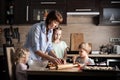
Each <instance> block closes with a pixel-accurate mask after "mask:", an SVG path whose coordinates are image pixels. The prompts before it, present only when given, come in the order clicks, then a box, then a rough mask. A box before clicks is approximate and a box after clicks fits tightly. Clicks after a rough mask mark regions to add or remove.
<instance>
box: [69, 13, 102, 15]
mask: <svg viewBox="0 0 120 80" xmlns="http://www.w3.org/2000/svg"><path fill="white" fill-rule="evenodd" d="M99 14H100V13H99V12H67V15H99Z"/></svg>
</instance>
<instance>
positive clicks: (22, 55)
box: [15, 48, 29, 80]
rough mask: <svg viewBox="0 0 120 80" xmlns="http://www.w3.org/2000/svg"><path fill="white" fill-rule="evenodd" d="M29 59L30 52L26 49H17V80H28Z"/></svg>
mask: <svg viewBox="0 0 120 80" xmlns="http://www.w3.org/2000/svg"><path fill="white" fill-rule="evenodd" d="M28 57H29V51H28V49H25V48H17V49H16V51H15V62H16V79H17V80H27V76H26V71H25V70H26V69H27V68H28V66H27V61H28Z"/></svg>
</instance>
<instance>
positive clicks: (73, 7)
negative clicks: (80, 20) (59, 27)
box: [67, 0, 98, 12]
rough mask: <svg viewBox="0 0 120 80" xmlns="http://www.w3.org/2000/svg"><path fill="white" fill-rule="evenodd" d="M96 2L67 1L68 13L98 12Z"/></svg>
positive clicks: (93, 0) (89, 0)
mask: <svg viewBox="0 0 120 80" xmlns="http://www.w3.org/2000/svg"><path fill="white" fill-rule="evenodd" d="M97 1H98V0H67V11H68V12H74V11H76V12H82V11H88V12H89V11H98V8H97V6H98V2H97Z"/></svg>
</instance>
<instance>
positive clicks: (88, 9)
mask: <svg viewBox="0 0 120 80" xmlns="http://www.w3.org/2000/svg"><path fill="white" fill-rule="evenodd" d="M91 10H92V9H75V11H91Z"/></svg>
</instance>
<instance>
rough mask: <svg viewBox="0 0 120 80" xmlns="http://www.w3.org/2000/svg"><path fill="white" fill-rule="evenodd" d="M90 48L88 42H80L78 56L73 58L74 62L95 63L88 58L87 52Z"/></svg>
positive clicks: (88, 52)
mask: <svg viewBox="0 0 120 80" xmlns="http://www.w3.org/2000/svg"><path fill="white" fill-rule="evenodd" d="M91 50H92V46H91V44H90V43H86V42H82V43H81V44H80V45H79V55H80V56H79V57H78V58H77V59H76V60H75V62H77V63H80V64H84V65H95V63H94V60H93V59H91V58H89V56H88V55H89V54H90V52H91Z"/></svg>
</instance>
